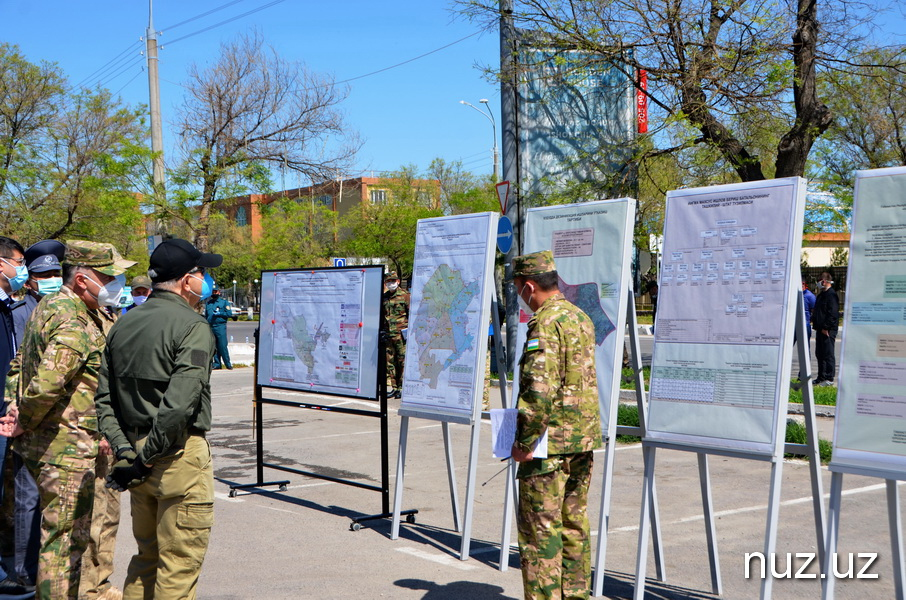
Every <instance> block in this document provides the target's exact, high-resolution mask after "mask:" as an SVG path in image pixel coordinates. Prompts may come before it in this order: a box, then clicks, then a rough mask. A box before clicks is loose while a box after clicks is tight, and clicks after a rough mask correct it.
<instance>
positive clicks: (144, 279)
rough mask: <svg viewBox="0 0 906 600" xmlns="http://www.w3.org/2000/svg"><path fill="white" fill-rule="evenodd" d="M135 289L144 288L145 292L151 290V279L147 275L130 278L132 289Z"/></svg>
mask: <svg viewBox="0 0 906 600" xmlns="http://www.w3.org/2000/svg"><path fill="white" fill-rule="evenodd" d="M135 288H145V289H146V290H150V289H151V278H150V277H148V276H147V275H138V276H136V277H133V278H132V289H133V290H134V289H135Z"/></svg>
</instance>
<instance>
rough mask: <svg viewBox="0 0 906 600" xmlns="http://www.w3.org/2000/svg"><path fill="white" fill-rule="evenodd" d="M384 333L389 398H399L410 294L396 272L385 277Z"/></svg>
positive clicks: (404, 358) (401, 385)
mask: <svg viewBox="0 0 906 600" xmlns="http://www.w3.org/2000/svg"><path fill="white" fill-rule="evenodd" d="M383 299H384V328H383V329H384V331H385V332H386V335H387V338H386V344H387V382H388V387H389V388H390V391H389V392H388V394H387V397H388V398H399V397H400V396H401V390H402V387H403V364H404V363H405V361H406V340H405V339H404V338H403V330H404V329H406V328H407V327H408V326H409V292H407V291H405V290H403V289H402V288H400V278H399V277H398V276H397V274H396V271H390V272H389V273H387V275H386V277H384V296H383Z"/></svg>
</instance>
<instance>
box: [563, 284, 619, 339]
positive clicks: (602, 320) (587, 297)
mask: <svg viewBox="0 0 906 600" xmlns="http://www.w3.org/2000/svg"><path fill="white" fill-rule="evenodd" d="M559 279H560V292H562V293H563V296H564V297H565V298H566V299H567V300H569V301H570V302H572V303H573V304H575V305H576V306H578V307H579V308H581V309H582V311H583V312H584V313H585V314H586V315H588V316H589V318H590V319H591V322H592V323H594V324H595V344H597V345H598V346H600V345H601V344H603V343H604V340H605V339H607V336H608V335H610V334H611V332H613V331H614V330H616V326H615V325H614V324H613V321H612V320H611V319H610V317H608V316H607V313H606V312H604V309H603V308H602V307H601V301H600V300H598V285H597V284H595V283H579V284H576V285H571V284H568V283H566V282H565V281H563V278H562V277H561V278H559Z"/></svg>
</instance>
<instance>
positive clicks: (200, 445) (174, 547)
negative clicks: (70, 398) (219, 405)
mask: <svg viewBox="0 0 906 600" xmlns="http://www.w3.org/2000/svg"><path fill="white" fill-rule="evenodd" d="M221 262H223V257H222V256H220V255H219V254H208V253H204V252H200V251H199V250H198V249H196V248H195V247H194V246H193V245H192V244H190V243H189V242H187V241H185V240H180V239H170V240H167V241H165V242H163V243H162V244H160V245H159V246H158V247H157V248H155V250H154V253H153V254H151V260H150V267H151V268H150V269H149V270H148V275H149V276H150V277H151V281H152V285H153V287H154V290H153V291H152V292H151V296H150V297H149V298H148V300H147V301H146V302H145V304H144V305H143V306H142V308H141V310H131V311H129V312H128V313H126V314H125V315H123V316H122V317H121V318H120V319H119V320H118V321H117V322H116V324H115V325H114V326H113V329H111V331H110V334H109V335H108V338H107V347H106V349H105V351H104V355H103V360H102V361H101V367H100V377H99V381H98V393H97V397H96V399H95V403H96V405H97V412H98V420H99V422H98V425H99V426H100V430H101V433H103V434H104V436H105V437H106V438H107V440H108V441H109V442H110V446H111V447H112V448H113V450H114V452H115V454H116V457H117V459H118V462H117V464H116V466H114V467H113V469H112V471H111V472H110V475H109V476H108V477H107V485H108V486H110V487H113V488H115V489H117V490H120V491H124V490H126V489H128V490H129V492H130V496H131V505H132V531H133V533H134V535H135V539H136V542H137V544H138V553H137V554H135V556H133V557H132V560H131V562H130V563H129V568H128V570H127V572H126V584H125V588H124V590H123V597H124V598H187V599H193V598H195V597H196V593H197V586H198V577H199V574H200V572H201V565H202V562H203V561H204V556H205V552H206V550H207V547H208V540H209V537H210V534H211V526H212V525H213V522H214V471H213V466H212V463H211V447H210V445H209V444H208V442H207V439H206V433H207V432H208V431H210V429H211V387H210V377H211V357H212V355H213V354H214V336H213V335H212V334H211V328H210V327H209V326H208V323H207V321H205V319H204V317H202V316H201V315H199V314H198V313H197V312H196V311H195V310H194V308H195V306H197V305H198V304H199V302H202V301H204V300H205V299H206V298H207V297H208V296H210V294H211V291H212V288H213V283H214V282H213V279H212V278H211V276H210V275H209V274H207V273H206V269H210V268H214V267H218V266H220V264H221Z"/></svg>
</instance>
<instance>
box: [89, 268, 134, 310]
mask: <svg viewBox="0 0 906 600" xmlns="http://www.w3.org/2000/svg"><path fill="white" fill-rule="evenodd" d="M85 278H86V279H90V280H91V282H92V283H95V284H97V285H98V286H99V288H100V289H98V293H97V296H94V294H91V292H88V293H89V294H91V295H92V296H94V297H95V298H96V299H97V301H98V306H116V305H117V304H119V301H120V296H121V295H122V293H123V288H124V287H126V276H125V275H117V276H116V279H114V280H113V281H111V282H109V283H107V284H106V285H101V283H100V282H99V281H97V280H95V279H93V278H91V277H88V276H87V275H86V276H85Z"/></svg>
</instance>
